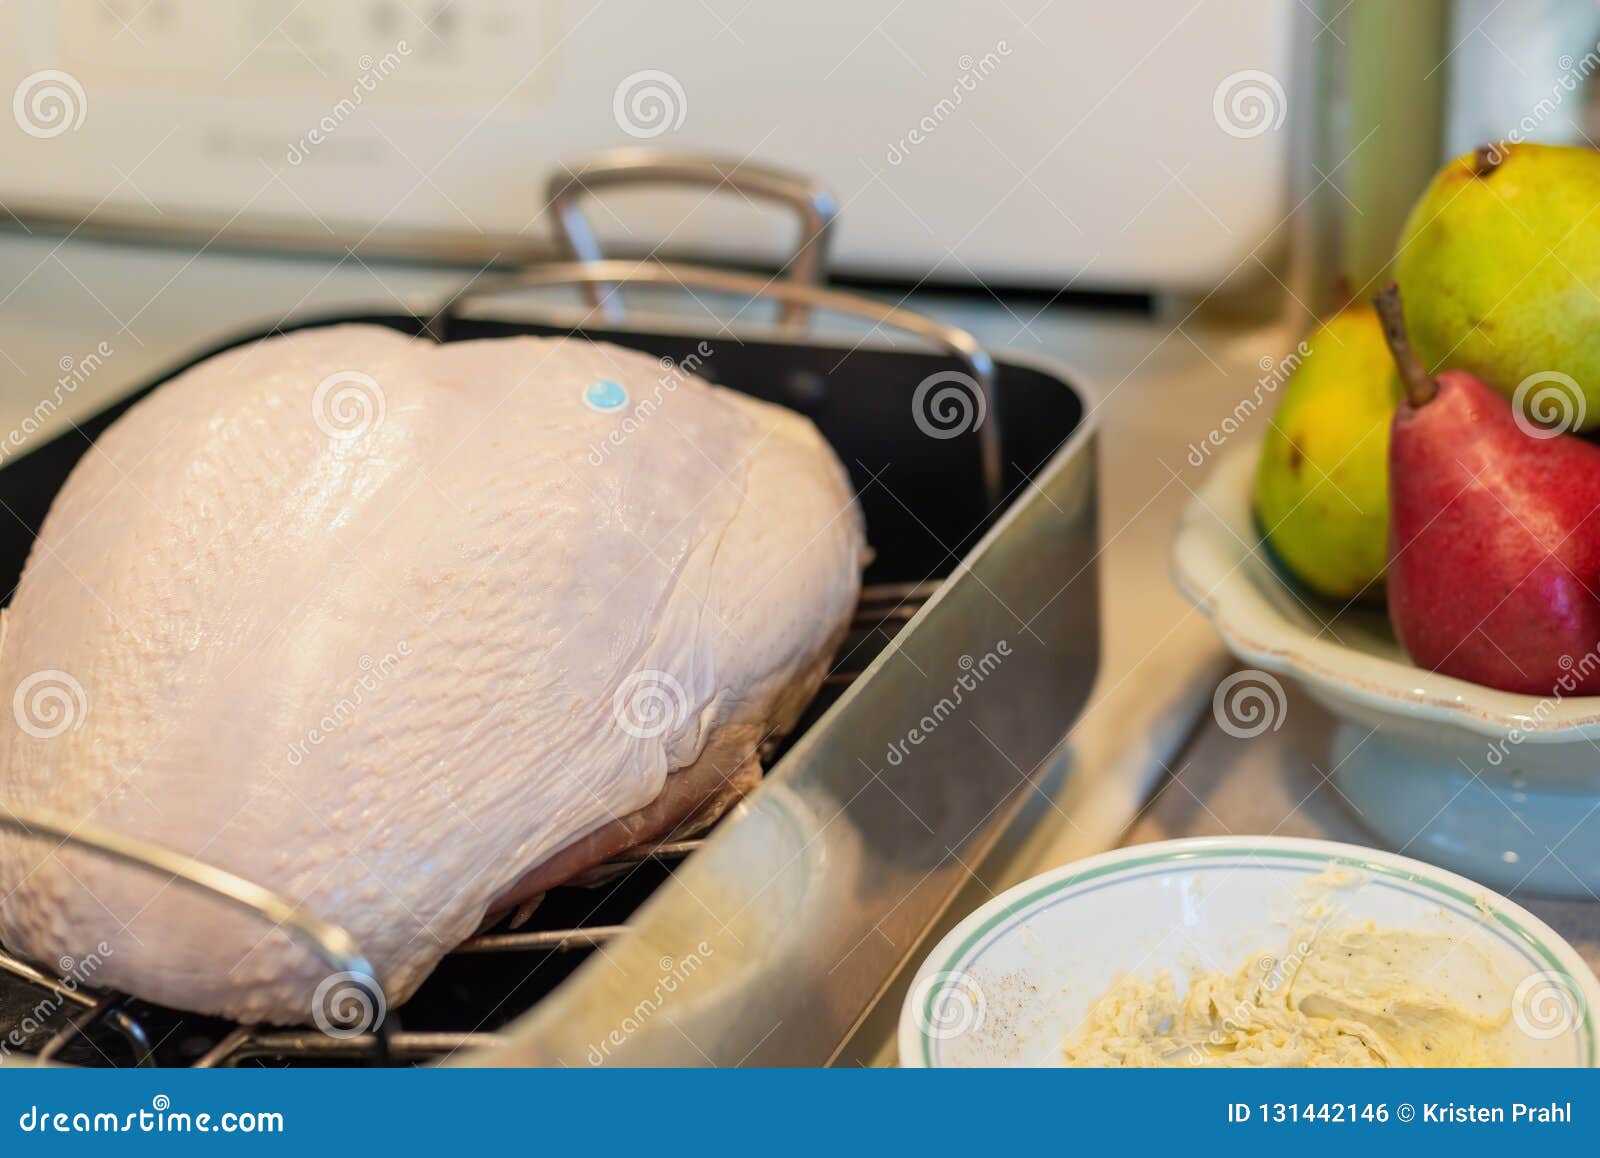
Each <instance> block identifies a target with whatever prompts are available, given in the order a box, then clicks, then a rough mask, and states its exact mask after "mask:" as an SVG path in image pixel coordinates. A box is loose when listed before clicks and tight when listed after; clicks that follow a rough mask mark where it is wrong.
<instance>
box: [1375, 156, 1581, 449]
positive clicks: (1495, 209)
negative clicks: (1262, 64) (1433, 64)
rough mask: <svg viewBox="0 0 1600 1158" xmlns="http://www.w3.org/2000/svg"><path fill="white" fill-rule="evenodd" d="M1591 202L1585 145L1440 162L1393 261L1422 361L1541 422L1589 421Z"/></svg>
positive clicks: (1567, 426)
mask: <svg viewBox="0 0 1600 1158" xmlns="http://www.w3.org/2000/svg"><path fill="white" fill-rule="evenodd" d="M1596 206H1600V152H1596V151H1595V150H1593V149H1588V148H1570V147H1566V146H1559V145H1532V144H1518V145H1490V146H1486V147H1484V148H1481V149H1479V150H1477V151H1476V152H1474V153H1468V154H1467V155H1466V156H1463V157H1457V158H1456V159H1455V160H1454V161H1451V162H1450V163H1449V164H1448V165H1446V166H1445V167H1444V168H1443V169H1441V170H1440V171H1439V173H1438V175H1437V176H1435V177H1434V179H1433V183H1432V184H1431V185H1429V186H1428V189H1427V192H1425V193H1424V194H1423V195H1422V198H1421V200H1419V201H1418V202H1417V204H1416V206H1415V208H1413V209H1412V210H1411V216H1410V217H1409V218H1408V219H1407V221H1406V226H1405V230H1404V232H1403V233H1402V235H1401V238H1400V249H1399V252H1397V253H1396V254H1395V263H1394V274H1395V281H1396V282H1398V283H1399V285H1400V293H1401V295H1402V296H1403V297H1404V299H1405V303H1406V324H1407V326H1408V327H1409V329H1410V332H1411V340H1412V344H1413V345H1414V346H1415V347H1416V351H1417V353H1418V354H1420V355H1421V356H1422V360H1423V362H1424V363H1425V364H1426V366H1427V368H1428V369H1429V370H1431V371H1433V372H1435V373H1437V372H1438V371H1440V370H1467V371H1469V372H1471V373H1472V374H1474V375H1476V376H1477V377H1479V378H1482V379H1483V380H1484V381H1485V382H1487V383H1488V384H1489V385H1491V386H1493V387H1494V388H1495V389H1496V390H1499V391H1500V392H1501V393H1502V394H1505V395H1506V396H1507V397H1509V398H1512V399H1513V400H1514V401H1515V402H1516V403H1517V405H1518V408H1519V410H1521V411H1522V412H1523V413H1524V414H1526V415H1527V416H1528V417H1529V418H1530V419H1532V420H1533V421H1535V422H1539V423H1542V424H1544V425H1546V426H1552V427H1557V428H1559V429H1564V430H1572V429H1577V430H1586V429H1590V428H1592V427H1595V426H1600V240H1597V239H1600V213H1597V211H1596ZM1519 388H1520V389H1519Z"/></svg>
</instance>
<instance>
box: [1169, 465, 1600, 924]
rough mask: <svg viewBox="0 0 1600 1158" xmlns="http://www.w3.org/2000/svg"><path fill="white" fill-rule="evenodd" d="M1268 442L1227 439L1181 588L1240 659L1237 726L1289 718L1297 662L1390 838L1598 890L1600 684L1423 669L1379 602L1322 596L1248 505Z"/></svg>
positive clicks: (1348, 776)
mask: <svg viewBox="0 0 1600 1158" xmlns="http://www.w3.org/2000/svg"><path fill="white" fill-rule="evenodd" d="M1259 456H1260V445H1259V443H1253V444H1250V445H1246V446H1241V447H1238V448H1236V449H1233V450H1231V451H1229V452H1228V453H1227V454H1226V455H1224V456H1223V457H1222V458H1221V459H1220V460H1219V461H1218V462H1217V464H1216V465H1215V466H1214V467H1213V468H1212V472H1211V474H1210V475H1209V476H1208V477H1207V479H1206V482H1205V484H1204V485H1203V486H1202V487H1201V488H1200V490H1199V492H1198V493H1197V494H1196V496H1195V498H1194V499H1193V500H1192V501H1191V502H1190V503H1189V506H1188V508H1187V509H1186V510H1185V511H1184V514H1183V519H1182V521H1181V523H1180V524H1179V528H1178V536H1177V541H1176V544H1175V546H1174V550H1173V578H1174V580H1175V581H1176V582H1177V585H1178V587H1179V589H1180V590H1181V591H1182V592H1183V593H1184V595H1185V596H1187V597H1188V598H1189V600H1190V601H1191V602H1192V603H1194V605H1195V606H1196V607H1198V608H1199V609H1200V610H1201V611H1203V612H1205V614H1207V615H1208V616H1210V617H1211V620H1212V622H1213V624H1214V625H1215V627H1216V629H1217V633H1218V634H1219V635H1220V636H1221V637H1222V641H1223V643H1225V644H1226V645H1227V647H1228V649H1229V650H1230V651H1232V652H1233V654H1234V655H1236V656H1237V657H1238V658H1239V660H1240V661H1241V662H1242V663H1244V664H1246V665H1248V666H1249V668H1251V669H1253V670H1249V671H1245V672H1240V673H1235V674H1234V675H1232V676H1230V677H1229V679H1228V680H1227V681H1224V683H1223V685H1222V686H1221V687H1219V688H1218V691H1217V696H1216V698H1215V700H1214V701H1213V707H1214V709H1215V712H1216V715H1217V719H1218V722H1219V723H1221V724H1222V726H1223V727H1224V728H1225V729H1226V730H1228V731H1229V732H1230V733H1231V734H1233V735H1236V736H1242V737H1252V736H1256V735H1260V734H1261V733H1263V732H1265V731H1266V730H1267V729H1268V728H1271V729H1274V730H1275V729H1277V728H1278V727H1281V726H1282V724H1283V713H1284V709H1285V706H1286V705H1285V700H1284V694H1283V687H1282V685H1281V684H1279V683H1278V681H1277V680H1276V678H1274V673H1277V674H1283V675H1288V676H1292V677H1294V678H1295V679H1296V680H1298V681H1299V682H1300V683H1301V684H1302V685H1303V686H1304V687H1305V689H1306V691H1307V692H1308V693H1309V694H1310V695H1311V696H1312V698H1313V699H1315V700H1317V701H1318V702H1319V703H1321V704H1322V705H1323V706H1324V707H1326V708H1327V709H1328V710H1329V711H1330V712H1332V713H1333V714H1334V716H1335V717H1337V719H1338V727H1337V728H1336V730H1335V732H1334V739H1333V752H1332V753H1331V755H1330V758H1329V760H1330V766H1331V767H1333V769H1334V772H1333V777H1334V780H1335V781H1336V782H1337V783H1338V785H1339V789H1340V791H1341V792H1343V793H1344V795H1345V797H1346V798H1347V799H1349V800H1350V802H1351V803H1352V804H1354V805H1355V807H1356V809H1357V810H1358V811H1359V812H1360V813H1361V815H1362V818H1363V820H1364V822H1365V823H1366V824H1367V825H1368V827H1370V828H1371V829H1372V830H1373V831H1374V832H1376V833H1377V834H1378V836H1380V837H1381V838H1382V839H1383V840H1384V842H1385V843H1386V844H1388V845H1389V846H1390V847H1391V848H1399V849H1404V850H1406V851H1408V852H1415V853H1416V854H1417V855H1419V856H1423V857H1426V858H1427V859H1429V860H1432V861H1434V862H1436V863H1438V864H1441V865H1445V866H1447V867H1449V868H1451V869H1454V870H1456V871H1457V872H1461V873H1465V874H1466V875H1468V876H1471V877H1473V878H1474V879H1476V880H1480V881H1484V882H1485V883H1487V884H1491V885H1493V886H1495V887H1496V888H1500V889H1504V890H1506V891H1508V892H1515V891H1527V892H1533V893H1543V894H1546V895H1551V896H1573V897H1583V898H1593V897H1594V896H1596V895H1600V751H1597V747H1600V696H1573V697H1568V698H1561V697H1559V696H1551V697H1547V698H1544V699H1540V698H1537V697H1534V696H1528V695H1516V694H1513V693H1511V692H1501V691H1495V690H1494V689H1492V688H1486V687H1481V686H1479V685H1477V684H1472V683H1468V682H1466V681H1465V680H1458V679H1455V678H1453V677H1451V676H1445V675H1440V674H1438V673H1437V672H1431V671H1426V670H1424V669H1422V668H1419V667H1417V666H1416V665H1415V664H1413V663H1412V662H1411V661H1410V659H1408V658H1407V657H1406V654H1405V652H1404V651H1403V650H1402V649H1401V647H1400V645H1399V643H1398V642H1397V641H1396V639H1395V637H1394V633H1393V631H1392V630H1391V629H1390V627H1389V621H1388V617H1387V616H1386V615H1385V614H1384V613H1383V611H1382V609H1381V608H1378V609H1373V608H1369V607H1360V606H1351V607H1341V606H1340V605H1338V604H1336V603H1328V602H1323V601H1320V600H1318V599H1316V598H1315V597H1314V596H1310V595H1307V594H1305V593H1303V592H1300V591H1298V590H1296V589H1295V588H1293V587H1291V586H1290V585H1289V584H1287V583H1285V582H1284V580H1283V579H1282V578H1281V577H1280V576H1279V574H1278V572H1277V571H1276V570H1275V569H1274V568H1273V566H1272V564H1271V563H1270V562H1269V561H1268V559H1267V556H1266V552H1265V550H1264V549H1263V547H1262V545H1261V541H1260V540H1261V536H1260V534H1259V533H1258V532H1257V530H1256V527H1255V523H1254V520H1253V518H1252V515H1251V494H1252V490H1253V487H1254V482H1255V466H1256V462H1257V460H1258V458H1259Z"/></svg>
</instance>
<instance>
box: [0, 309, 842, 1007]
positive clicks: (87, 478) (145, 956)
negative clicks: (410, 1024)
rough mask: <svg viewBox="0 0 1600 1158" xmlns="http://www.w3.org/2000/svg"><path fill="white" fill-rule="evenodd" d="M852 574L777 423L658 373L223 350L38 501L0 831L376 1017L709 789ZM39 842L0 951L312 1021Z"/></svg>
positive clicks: (500, 347) (791, 703)
mask: <svg viewBox="0 0 1600 1158" xmlns="http://www.w3.org/2000/svg"><path fill="white" fill-rule="evenodd" d="M863 554H864V544H863V538H862V524H861V518H860V514H859V511H858V508H857V506H856V503H855V500H854V497H853V494H852V492H851V489H850V485H849V482H848V479H847V478H846V475H845V472H844V471H843V469H842V468H841V466H840V464H839V462H838V460H837V459H836V458H835V457H834V455H833V453H832V452H831V450H830V449H829V447H828V446H827V445H826V444H825V443H824V442H823V440H822V438H821V437H820V436H819V435H818V433H817V431H816V430H815V428H813V427H812V425H811V424H810V423H809V422H807V421H806V420H805V419H803V418H801V417H800V416H798V415H796V414H794V413H791V412H789V411H787V410H784V409H781V408H779V407H775V406H771V405H767V404H765V403H761V402H757V401H755V400H753V399H751V398H748V397H745V396H742V395H740V394H737V393H734V392H731V391H728V390H722V389H718V388H716V387H713V386H710V385H708V384H706V383H705V382H703V381H701V380H699V379H697V378H694V377H692V376H690V375H687V374H685V373H683V372H682V371H681V370H679V369H676V368H674V367H673V366H672V364H671V363H670V362H658V361H657V360H656V359H654V358H650V357H646V356H644V355H641V354H637V353H632V352H629V351H625V350H622V349H618V348H616V347H612V346H606V345H599V344H594V343H588V342H581V341H576V340H544V339H533V338H511V339H503V340H498V341H478V342H461V343H454V344H448V345H443V346H438V345H434V344H431V343H428V342H425V341H421V340H415V339H410V338H407V337H404V336H402V335H400V334H398V333H395V332H392V331H389V330H385V329H381V328H376V327H367V326H343V327H337V328H330V329H316V330H310V331H305V332H301V333H297V334H294V335H290V336H286V337H277V338H273V339H270V340H267V341H263V342H260V343H257V344H255V345H251V346H246V347H241V348H239V349H235V350H232V351H230V352H227V353H224V354H221V355H219V356H217V357H215V358H212V359H210V360H208V361H206V362H204V363H202V364H200V365H198V366H196V367H194V368H193V369H191V370H189V371H188V372H186V373H184V374H183V375H182V376H180V377H178V378H176V379H174V380H173V381H172V382H170V383H168V384H167V385H165V386H163V387H162V388H161V389H160V390H158V391H156V392H155V393H154V394H152V395H151V396H150V397H149V398H147V399H145V400H143V401H141V402H140V403H139V404H138V405H137V406H135V407H134V408H133V409H132V410H130V411H129V412H128V414H127V415H125V416H124V417H123V418H122V419H121V420H120V421H118V422H117V423H116V424H115V425H113V426H112V427H111V428H110V429H109V430H107V431H106V432H105V434H104V435H103V436H102V437H101V438H100V439H99V441H98V442H97V443H96V444H95V446H94V447H93V448H92V449H91V450H90V451H89V452H88V453H87V455H86V456H85V457H84V459H83V460H82V462H80V463H79V465H78V467H77V469H75V470H74V471H73V473H72V475H71V477H70V478H69V479H68V481H67V483H66V485H65V486H64V487H63V489H62V490H61V493H60V495H59V496H58V497H57V498H56V500H55V504H54V506H53V507H52V509H51V511H50V514H49V517H48V518H47V520H46V521H45V524H44V527H43V529H42V532H41V534H40V536H39V539H38V542H37V543H36V544H35V546H34V548H33V552H32V555H31V557H30V559H29V561H28V566H27V569H26V572H25V573H24V575H23V578H22V581H21V584H20V586H19V587H18V589H17V592H16V597H15V599H14V600H13V602H12V604H11V606H10V607H9V609H8V610H7V611H6V612H5V617H4V638H3V643H0V691H3V693H4V694H5V695H8V696H13V700H14V702H13V707H14V709H15V710H14V713H13V716H14V718H13V719H7V720H6V721H5V724H6V727H5V730H4V735H3V738H0V802H4V803H14V804H16V805H20V806H24V807H26V808H29V809H36V810H40V811H42V812H45V813H48V814H53V815H54V816H56V817H60V818H65V819H67V820H74V819H81V820H87V821H91V822H92V823H94V824H97V825H100V826H103V827H106V828H110V829H113V830H115V831H118V832H121V833H126V834H129V835H132V836H137V837H142V838H144V839H146V840H150V841H154V842H156V843H158V844H162V845H165V846H167V847H168V848H172V849H176V850H179V851H181V852H184V853H187V854H189V855H191V856H193V857H195V858H197V859H199V860H201V861H205V862H209V863H211V864H214V865H217V866H219V867H222V868H225V869H228V870H230V871H232V872H234V873H237V874H239V875H240V876H243V877H245V878H248V879H249V880H252V881H255V882H257V883H258V884H261V885H263V886H265V887H267V888H269V889H272V890H274V891H276V892H278V893H279V894H281V895H282V896H284V897H286V898H288V899H289V900H291V901H293V902H295V903H297V904H300V905H302V906H304V907H305V908H306V909H308V910H309V911H310V912H312V913H314V914H315V915H317V916H319V917H322V918H325V919H327V920H329V921H333V922H335V923H337V924H339V925H341V926H343V927H344V928H345V929H347V930H348V931H349V932H350V933H351V934H352V935H353V936H354V937H355V939H356V941H357V942H358V944H359V945H360V946H361V948H362V949H363V950H364V951H365V953H366V955H367V957H368V959H369V960H370V961H371V962H372V964H373V965H374V966H375V968H376V972H377V976H378V980H379V981H380V983H381V985H382V988H383V991H384V994H385V996H386V997H387V999H388V1001H389V1003H390V1004H396V1003H398V1002H400V1001H403V1000H404V999H405V998H406V997H407V996H408V995H409V994H410V993H411V992H412V991H413V990H414V989H415V988H416V986H417V985H418V984H419V983H420V982H421V981H422V979H423V978H425V977H426V976H427V975H428V973H429V972H430V971H431V970H432V969H433V967H434V966H435V964H436V963H437V962H438V961H439V959H440V957H441V956H442V955H443V954H444V953H446V952H447V951H448V950H450V949H451V948H452V947H454V946H455V945H457V944H458V943H460V942H461V941H462V940H463V939H465V938H466V937H468V936H470V935H471V934H472V933H473V932H474V931H475V930H476V929H477V928H478V927H479V925H480V924H481V922H483V920H484V919H485V916H486V915H488V914H491V913H494V912H497V911H501V910H504V909H505V908H507V907H509V906H510V905H512V904H515V903H517V902H518V901H520V900H522V899H525V898H526V897H529V896H532V895H537V893H538V892H539V891H541V890H542V889H543V888H545V887H547V886H548V885H550V884H552V883H558V882H559V881H560V880H561V879H564V878H567V877H570V876H571V875H572V874H573V873H575V872H577V871H580V870H581V869H583V868H585V867H588V866H589V865H591V864H593V863H594V862H596V861H597V860H599V859H602V858H604V857H606V856H608V855H609V854H610V853H611V852H614V851H615V850H617V849H618V848H621V847H625V846H627V845H628V844H630V843H634V842H637V841H639V840H641V839H647V838H650V837H652V836H657V835H662V834H663V833H665V832H666V831H669V830H671V829H673V828H674V827H676V826H680V825H682V824H683V823H684V822H685V821H686V820H688V819H689V818H690V817H692V816H694V815H696V814H702V815H703V814H704V813H705V812H706V811H707V810H708V809H715V808H716V807H718V806H719V805H721V804H725V803H726V802H727V801H728V800H729V799H730V798H731V797H733V796H734V795H736V794H737V792H738V791H739V790H740V789H741V788H743V787H744V786H746V785H747V784H748V783H749V782H750V780H751V779H752V777H753V775H754V774H755V772H756V765H755V752H756V747H757V744H758V743H759V742H760V741H761V740H762V739H763V738H764V737H766V736H767V735H769V734H771V733H773V732H774V731H777V730H782V729H786V728H788V727H790V726H792V725H793V723H794V721H795V718H796V717H797V716H798V714H799V713H800V711H801V710H802V709H803V707H804V706H805V704H806V702H807V701H808V700H809V699H810V698H811V696H812V694H813V693H814V692H815V690H816V688H817V685H818V684H819V683H820V681H821V679H822V677H823V675H824V673H825V670H826V668H827V666H828V664H829V662H830V660H831V657H832V654H833V651H834V649H835V648H836V647H837V645H838V643H839V641H840V640H841V638H842V637H843V634H844V631H845V629H846V626H847V624H848V621H849V618H850V615H851V612H852V608H853V607H854V605H855V602H856V597H857V594H858V587H859V582H860V568H861V564H862V559H863ZM52 844H53V842H45V841H41V840H36V839H13V838H7V839H5V840H4V841H3V842H0V889H3V890H4V898H5V899H4V902H3V904H0V940H3V941H4V943H5V944H6V945H7V946H8V947H9V948H11V949H12V950H14V951H16V952H19V953H21V954H24V955H26V956H28V957H32V958H34V959H36V960H40V961H45V962H54V961H56V960H57V959H58V958H60V957H63V956H72V957H74V958H77V959H83V958H85V957H86V956H87V954H88V953H89V952H90V951H95V952H96V954H97V956H99V957H100V958H102V959H103V964H101V965H100V967H99V969H98V971H97V972H96V974H95V976H94V977H93V978H92V983H93V984H95V985H97V986H102V987H109V988H115V989H121V990H125V991H128V992H131V993H134V994H136V995H138V996H140V997H144V998H147V999H150V1000H153V1001H157V1002H161V1003H164V1004H167V1005H173V1006H178V1007H181V1008H186V1009H191V1010H197V1011H201V1012H207V1013H218V1014H224V1015H226V1016H229V1017H233V1018H237V1019H239V1020H242V1021H269V1022H278V1023H291V1024H299V1023H308V1022H310V1021H311V1020H312V1014H313V1010H312V1000H313V993H314V992H315V991H316V990H317V986H318V984H319V982H322V981H324V979H325V978H327V977H328V974H329V966H328V965H327V964H326V963H325V962H324V961H323V960H321V959H320V958H319V957H318V956H317V955H315V954H314V953H313V952H311V951H309V950H308V949H306V948H305V947H304V946H303V945H300V944H297V943H295V942H293V941H291V940H290V939H289V937H288V936H287V935H286V934H285V933H284V932H283V931H282V930H274V929H272V928H269V927H266V925H265V924H264V923H263V922H261V921H259V920H257V919H255V918H253V917H251V916H250V915H248V914H243V913H239V912H237V911H235V910H230V909H227V908H225V907H224V906H223V905H222V903H221V902H219V901H217V900H215V899H214V898H209V897H204V896H201V895H199V894H197V893H195V892H194V891H193V890H191V889H189V888H187V887H186V886H184V885H183V884H181V883H177V882H171V881H167V880H164V879H160V878H158V877H156V876H154V875H152V874H148V873H145V872H142V871H140V870H137V869H131V868H128V867H126V866H122V865H116V864H113V863H110V862H108V861H106V860H104V859H101V858H98V857H96V856H95V855H94V854H92V853H88V852H85V851H82V850H74V849H59V850H57V849H53V848H52V847H51V845H52ZM102 943H103V946H102ZM97 946H98V947H99V948H98V949H97Z"/></svg>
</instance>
